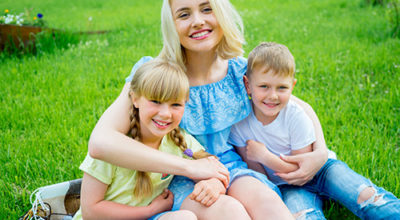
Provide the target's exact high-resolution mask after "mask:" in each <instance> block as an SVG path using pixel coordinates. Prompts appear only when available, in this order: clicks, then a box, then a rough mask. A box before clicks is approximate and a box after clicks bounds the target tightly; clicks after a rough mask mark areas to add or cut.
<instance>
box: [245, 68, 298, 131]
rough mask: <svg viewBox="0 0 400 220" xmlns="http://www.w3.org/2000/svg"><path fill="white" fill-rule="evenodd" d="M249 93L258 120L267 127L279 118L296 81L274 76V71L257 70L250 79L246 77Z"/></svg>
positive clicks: (290, 78)
mask: <svg viewBox="0 0 400 220" xmlns="http://www.w3.org/2000/svg"><path fill="white" fill-rule="evenodd" d="M244 81H245V86H246V90H247V93H248V94H249V95H250V96H251V101H252V102H253V109H254V114H255V116H256V118H257V119H258V120H259V121H260V122H261V123H263V125H267V124H269V123H271V122H272V121H273V120H275V118H276V117H277V116H278V114H279V112H280V111H281V110H282V109H283V108H284V107H285V106H286V104H287V103H288V101H289V99H290V95H291V94H292V91H293V87H294V85H295V84H296V80H295V79H293V78H292V77H285V76H279V75H274V74H273V72H272V70H270V71H268V72H267V73H265V70H264V68H255V69H254V70H253V72H252V74H251V77H250V78H247V77H246V76H244Z"/></svg>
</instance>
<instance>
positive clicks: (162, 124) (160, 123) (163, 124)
mask: <svg viewBox="0 0 400 220" xmlns="http://www.w3.org/2000/svg"><path fill="white" fill-rule="evenodd" d="M155 122H156V123H157V124H159V125H161V126H165V125H167V124H168V123H162V122H159V121H155Z"/></svg>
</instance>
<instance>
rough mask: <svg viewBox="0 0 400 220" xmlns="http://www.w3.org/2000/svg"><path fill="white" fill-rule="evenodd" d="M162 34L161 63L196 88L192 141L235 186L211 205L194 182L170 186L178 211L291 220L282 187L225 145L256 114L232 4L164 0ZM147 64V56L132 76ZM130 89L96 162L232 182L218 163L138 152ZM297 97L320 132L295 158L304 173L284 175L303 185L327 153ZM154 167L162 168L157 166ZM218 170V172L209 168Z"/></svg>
mask: <svg viewBox="0 0 400 220" xmlns="http://www.w3.org/2000/svg"><path fill="white" fill-rule="evenodd" d="M162 30H163V38H164V47H163V49H162V51H161V53H160V55H159V57H161V58H164V59H168V60H172V61H175V62H177V63H178V64H180V65H181V66H182V67H183V68H184V69H185V70H186V74H187V76H188V78H189V82H190V86H191V91H190V100H189V101H188V103H187V105H186V107H185V113H184V116H183V119H182V122H181V127H182V128H184V129H185V130H187V131H188V132H189V133H191V134H192V135H194V136H195V137H196V139H197V140H198V141H199V142H200V143H201V144H202V145H203V146H204V147H205V148H206V149H207V151H208V152H209V153H212V154H215V155H217V156H218V157H219V159H220V161H221V162H222V163H223V164H224V165H225V166H226V167H227V168H228V169H229V172H230V175H229V178H230V180H231V183H230V186H229V188H228V190H227V195H222V196H221V197H220V198H219V199H218V200H217V201H216V202H215V203H214V204H213V205H212V206H210V207H205V206H203V205H201V204H200V203H198V202H197V201H194V200H191V199H189V198H187V195H189V194H190V192H191V191H192V190H193V185H194V183H193V182H192V181H190V180H189V179H187V178H184V177H179V178H175V179H174V181H173V182H172V183H171V186H170V189H171V191H172V192H173V193H174V196H175V199H174V209H178V208H182V209H188V210H191V211H193V212H194V213H195V214H196V215H197V217H198V218H199V219H203V218H205V219H207V218H211V217H213V218H218V217H224V218H226V219H246V218H252V219H267V218H271V219H277V218H279V219H291V218H292V216H291V214H290V212H289V210H288V209H287V208H286V207H285V206H284V204H283V202H282V201H281V200H280V198H279V196H278V194H279V191H276V192H275V191H274V190H276V187H275V186H274V185H273V184H271V183H270V182H269V181H268V179H267V178H266V177H265V176H263V175H260V174H259V173H256V172H254V171H252V170H249V169H247V168H246V164H245V163H244V162H243V161H242V160H241V158H240V157H239V156H238V154H237V153H236V152H235V151H234V149H233V147H232V146H231V145H229V144H228V143H227V138H228V135H229V131H230V127H231V125H232V124H234V123H236V122H238V121H240V120H241V119H243V118H244V117H246V116H247V115H248V113H249V112H250V105H249V103H248V100H247V99H246V98H247V96H246V92H245V89H244V86H243V82H242V76H243V74H244V73H245V70H246V60H245V59H243V58H235V57H238V56H241V55H242V54H243V50H242V43H243V42H244V40H243V33H242V22H241V19H240V17H239V15H238V14H237V12H236V11H235V10H234V8H233V6H232V5H231V4H230V3H229V1H228V0H210V1H208V0H170V1H168V0H164V3H163V7H162ZM147 60H148V58H142V60H140V61H139V62H138V63H137V64H136V65H135V67H134V69H133V70H132V74H134V72H135V70H136V69H137V68H138V66H140V65H141V64H142V63H144V62H146V61H147ZM132 74H131V76H132ZM127 81H130V78H128V79H127ZM128 84H129V83H127V85H128ZM127 85H125V87H124V89H123V90H122V92H121V94H120V95H119V97H118V98H117V100H116V101H115V102H114V103H113V104H112V105H111V106H110V107H109V108H108V109H107V110H106V112H105V113H104V114H103V115H102V117H101V118H100V120H99V122H98V123H97V125H96V127H95V129H94V130H93V132H92V135H91V138H90V141H89V152H90V155H91V156H92V157H94V158H97V159H101V160H105V161H107V162H110V163H113V164H116V165H118V166H122V167H126V168H130V169H136V170H142V171H150V172H162V173H171V174H175V175H182V176H186V177H189V178H191V179H195V180H199V179H207V178H210V177H217V178H219V179H220V180H222V181H225V182H226V181H227V180H228V178H227V176H226V174H227V173H226V170H224V169H223V168H221V167H220V166H218V164H217V163H216V162H215V161H212V164H209V163H208V162H209V161H208V160H209V159H208V160H207V159H203V160H198V161H186V160H184V159H180V158H176V157H173V156H172V155H167V154H163V153H161V152H153V151H151V149H148V148H143V147H139V146H141V144H140V143H139V142H137V141H134V140H132V139H130V138H128V137H127V136H126V135H125V134H126V133H127V131H128V129H129V106H131V102H130V100H129V98H128V86H127ZM292 99H294V100H295V101H296V102H298V103H299V104H300V105H302V106H303V107H304V108H305V109H306V111H307V113H308V115H309V116H310V117H311V118H312V120H313V122H314V125H315V127H316V130H317V132H316V136H317V142H316V144H314V145H313V149H314V151H313V152H312V153H310V154H307V155H302V156H296V157H293V158H289V159H288V160H291V161H292V162H296V163H298V164H299V166H300V169H299V170H298V171H296V172H294V173H289V174H286V175H283V176H282V178H283V179H285V180H286V181H287V182H289V183H291V184H297V185H302V184H304V183H305V182H307V180H309V179H310V178H311V177H313V176H314V175H315V173H316V172H317V171H318V170H319V168H320V167H321V166H322V165H323V164H324V163H325V162H326V160H327V150H326V147H325V143H324V140H323V134H322V129H321V126H320V124H319V121H318V118H317V117H316V115H315V113H314V112H313V111H312V109H311V108H310V107H309V106H308V105H307V104H306V103H304V102H302V101H301V100H299V99H297V98H295V97H292ZM150 152H151V153H150ZM160 161H162V162H160ZM309 161H313V163H310V162H309ZM316 161H317V162H316ZM156 162H157V163H158V166H157V167H155V166H154V163H156ZM213 166H217V167H218V170H217V171H215V172H213V171H212V170H209V169H212V167H213ZM197 172H198V173H197ZM249 186H250V187H249ZM200 199H201V198H200ZM197 200H198V199H197ZM244 210H245V211H244Z"/></svg>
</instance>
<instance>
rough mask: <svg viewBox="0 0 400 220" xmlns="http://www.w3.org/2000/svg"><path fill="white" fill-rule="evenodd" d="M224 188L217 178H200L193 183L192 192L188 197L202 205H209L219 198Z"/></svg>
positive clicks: (223, 192)
mask: <svg viewBox="0 0 400 220" xmlns="http://www.w3.org/2000/svg"><path fill="white" fill-rule="evenodd" d="M225 193H226V189H225V187H224V185H223V184H222V182H221V181H220V180H219V179H216V178H212V179H208V180H202V181H200V182H198V183H196V185H194V189H193V192H192V193H191V194H190V195H189V198H190V199H192V200H196V201H197V202H199V203H201V204H202V205H204V206H207V207H208V206H211V205H212V204H214V202H215V201H217V199H218V198H219V195H220V194H225Z"/></svg>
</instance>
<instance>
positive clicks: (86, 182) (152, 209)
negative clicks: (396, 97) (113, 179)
mask: <svg viewBox="0 0 400 220" xmlns="http://www.w3.org/2000/svg"><path fill="white" fill-rule="evenodd" d="M107 187H108V185H107V184H104V183H102V182H100V181H99V180H97V179H96V178H94V177H92V176H91V175H89V174H87V173H84V174H83V180H82V188H81V211H82V218H83V219H147V218H150V217H151V216H153V215H155V214H157V213H160V212H163V211H167V210H170V209H171V208H172V204H173V195H172V193H171V192H164V193H163V194H161V195H160V196H158V197H156V199H154V200H153V202H152V203H151V204H150V205H148V206H143V207H134V206H128V205H123V204H119V203H116V202H112V201H106V200H104V195H105V193H106V191H107ZM165 194H166V195H165Z"/></svg>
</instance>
